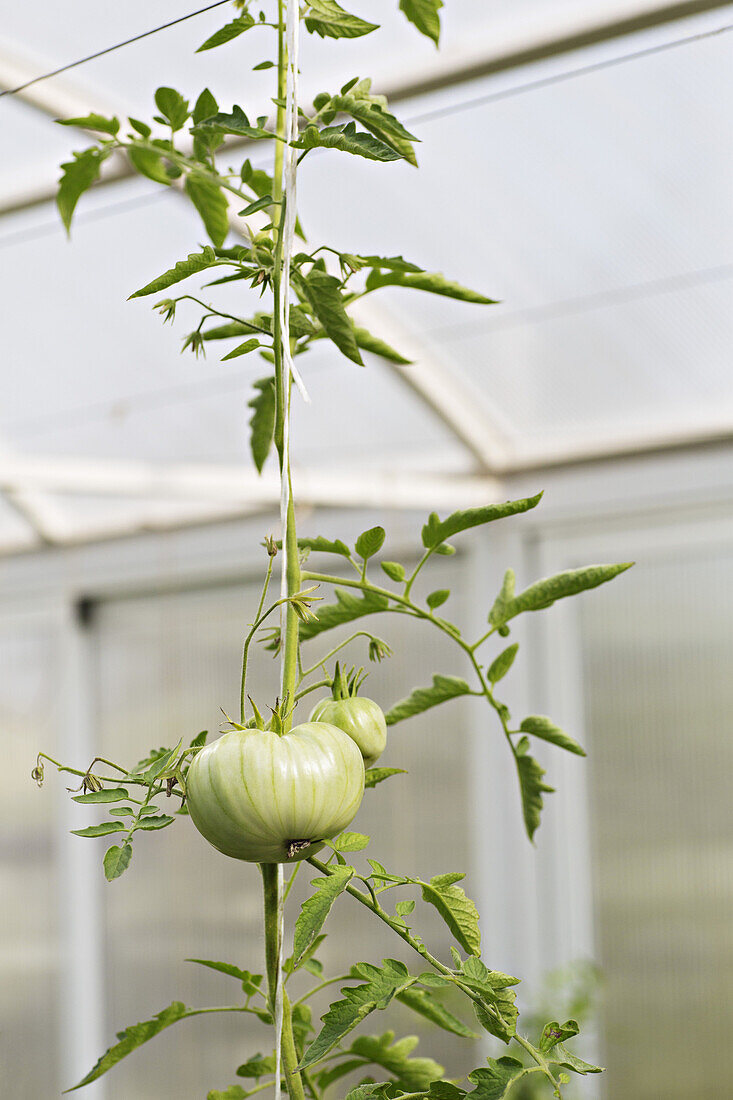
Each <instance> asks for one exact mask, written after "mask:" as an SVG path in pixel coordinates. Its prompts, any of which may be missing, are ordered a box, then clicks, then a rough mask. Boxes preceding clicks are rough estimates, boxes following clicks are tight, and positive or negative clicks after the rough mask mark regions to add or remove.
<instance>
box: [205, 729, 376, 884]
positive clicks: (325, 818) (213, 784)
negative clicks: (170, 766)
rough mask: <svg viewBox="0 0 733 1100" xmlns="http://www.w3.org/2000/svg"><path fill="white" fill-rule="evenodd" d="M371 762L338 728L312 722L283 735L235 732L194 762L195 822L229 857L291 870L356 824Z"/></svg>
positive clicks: (247, 731)
mask: <svg viewBox="0 0 733 1100" xmlns="http://www.w3.org/2000/svg"><path fill="white" fill-rule="evenodd" d="M363 794H364V763H363V761H362V758H361V754H360V752H359V750H358V748H357V747H356V745H355V744H354V742H353V741H352V740H351V739H350V738H349V737H347V736H346V735H345V734H344V733H343V731H342V730H340V729H337V727H336V726H331V725H328V724H327V723H326V722H306V723H304V724H303V725H301V726H295V727H294V728H293V729H291V730H290V732H289V733H285V734H283V735H282V736H279V735H278V734H277V733H273V732H272V731H271V730H257V729H246V730H234V731H233V732H231V733H225V734H224V736H223V737H220V738H219V740H218V741H214V742H212V744H211V745H207V746H206V748H204V749H202V750H201V752H199V753H197V754H196V756H195V757H194V759H193V761H192V763H191V767H190V768H189V771H188V778H187V780H186V802H187V805H188V810H189V813H190V815H191V818H192V819H193V823H194V825H195V826H196V828H197V829H198V831H199V832H200V833H201V834H202V836H204V837H205V838H206V839H207V840H208V841H209V843H210V844H213V846H214V847H215V848H218V849H219V851H220V852H223V853H224V855H227V856H233V857H234V859H245V860H249V861H250V862H253V863H290V862H293V861H294V860H299V859H305V858H306V857H307V856H309V855H313V854H314V853H315V852H317V851H318V850H319V849H320V848H321V847H322V846H323V845H322V844H321V843H319V842H320V841H322V840H324V839H326V838H329V837H332V836H335V835H336V833H338V832H340V831H341V830H342V829H344V828H346V826H347V825H348V824H349V822H350V821H351V820H352V818H353V817H354V815H355V814H356V811H357V810H358V809H359V805H360V803H361V800H362V796H363Z"/></svg>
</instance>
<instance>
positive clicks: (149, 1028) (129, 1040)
mask: <svg viewBox="0 0 733 1100" xmlns="http://www.w3.org/2000/svg"><path fill="white" fill-rule="evenodd" d="M194 1015H196V1013H195V1011H192V1010H191V1009H189V1008H186V1006H185V1005H184V1004H183V1002H182V1001H173V1003H172V1004H170V1005H168V1007H167V1008H164V1009H163V1010H162V1012H158V1013H157V1014H156V1015H155V1016H153V1018H152V1019H150V1020H143V1021H142V1023H139V1024H132V1025H131V1026H130V1027H127V1028H125V1030H124V1031H122V1032H120V1034H119V1039H120V1041H119V1043H115V1045H114V1046H113V1047H110V1048H109V1050H107V1051H105V1053H104V1054H103V1055H102V1057H101V1058H100V1059H99V1061H98V1062H97V1064H96V1065H95V1066H94V1067H93V1068H92V1069H91V1070H90V1071H89V1073H88V1074H87V1075H86V1077H84V1078H82V1080H81V1081H80V1082H79V1084H78V1085H74V1086H73V1088H70V1089H65V1092H74V1091H75V1090H76V1089H80V1088H82V1087H83V1086H84V1085H89V1084H91V1082H92V1081H96V1080H97V1078H98V1077H101V1076H102V1074H103V1073H106V1072H107V1070H110V1069H112V1067H113V1066H116V1065H117V1063H118V1062H120V1061H121V1060H122V1059H123V1058H125V1057H126V1056H127V1055H128V1054H131V1053H132V1051H133V1050H136V1049H137V1048H138V1047H139V1046H142V1044H143V1043H147V1042H148V1040H149V1039H153V1038H155V1036H156V1035H158V1034H159V1033H160V1032H161V1031H163V1029H164V1028H166V1027H170V1026H171V1024H175V1023H177V1022H178V1021H179V1020H183V1019H185V1018H186V1016H194Z"/></svg>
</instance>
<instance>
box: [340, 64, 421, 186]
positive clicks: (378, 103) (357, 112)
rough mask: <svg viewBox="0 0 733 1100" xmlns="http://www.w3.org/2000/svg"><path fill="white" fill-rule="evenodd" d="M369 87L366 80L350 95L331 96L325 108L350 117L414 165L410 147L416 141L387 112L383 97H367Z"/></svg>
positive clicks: (413, 152)
mask: <svg viewBox="0 0 733 1100" xmlns="http://www.w3.org/2000/svg"><path fill="white" fill-rule="evenodd" d="M369 84H370V82H369V81H362V82H361V83H360V84H358V85H357V87H356V89H354V94H352V95H335V96H331V99H330V100H329V101H328V103H327V104H326V105H325V107H326V110H327V111H329V110H330V111H334V112H335V113H336V114H348V115H351V117H352V118H354V119H356V121H357V122H360V123H361V125H362V126H363V127H364V129H365V130H368V131H369V132H370V133H372V134H374V136H375V137H377V138H379V140H380V141H383V142H384V143H385V145H388V146H389V147H390V148H391V149H394V151H395V152H396V153H398V154H399V156H401V157H402V158H403V159H404V160H406V161H408V162H409V163H410V164H413V165H415V166H417V160H416V158H415V151H414V149H413V148H412V142H413V141H417V138H416V137H415V136H414V134H411V133H410V131H409V130H406V129H405V127H404V126H403V125H402V123H401V122H400V121H399V120H398V119H397V118H395V116H394V115H393V114H391V113H390V112H389V111H388V110H387V108H386V106H385V104H386V100H385V99H384V97H383V96H372V95H370V94H369Z"/></svg>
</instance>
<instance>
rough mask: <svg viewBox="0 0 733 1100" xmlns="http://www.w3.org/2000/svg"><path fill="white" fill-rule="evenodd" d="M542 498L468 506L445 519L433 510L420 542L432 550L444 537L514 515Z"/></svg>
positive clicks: (537, 496)
mask: <svg viewBox="0 0 733 1100" xmlns="http://www.w3.org/2000/svg"><path fill="white" fill-rule="evenodd" d="M541 499H542V493H538V494H537V495H536V496H534V497H527V498H525V499H522V500H508V501H506V502H505V503H503V504H487V505H485V506H484V507H483V508H468V509H466V510H465V511H463V512H453V513H452V515H450V516H448V517H447V518H446V519H444V520H441V519H440V518H439V516H438V514H437V512H433V513H432V514H431V515H430V517H429V519H428V522H427V523H426V524H425V525H424V527H423V529H422V543H423V546H424V547H425V549H426V550H433V549H435V548H436V547H437V546H439V545H440V543H441V542H445V540H446V539H449V538H451V537H452V536H453V535H457V534H459V533H460V532H461V531H468V530H469V528H471V527H480V526H482V525H483V524H484V523H492V522H493V521H494V520H497V519H505V518H506V517H507V516H516V515H519V514H520V513H521V512H528V511H530V509H531V508H536V506H537V505H538V504H539V502H540V500H541Z"/></svg>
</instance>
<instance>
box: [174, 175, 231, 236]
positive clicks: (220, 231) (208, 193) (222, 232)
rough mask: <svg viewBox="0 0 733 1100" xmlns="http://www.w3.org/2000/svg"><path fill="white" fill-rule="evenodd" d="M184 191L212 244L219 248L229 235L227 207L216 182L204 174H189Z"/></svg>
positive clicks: (222, 193)
mask: <svg viewBox="0 0 733 1100" xmlns="http://www.w3.org/2000/svg"><path fill="white" fill-rule="evenodd" d="M184 186H185V189H186V193H187V195H188V197H189V198H190V200H191V202H192V203H193V205H194V206H195V207H196V209H197V210H198V212H199V214H200V215H201V221H202V222H203V223H204V228H205V229H206V232H207V233H208V234H209V237H210V238H211V240H212V241H213V243H214V244H215V245H216V246H217V248H220V247H221V245H223V244H224V241H225V240H226V238H227V234H228V233H229V217H228V211H229V205H228V203H227V200H226V199H225V197H224V192H223V191H222V189H221V188H220V187H219V184H218V183H217V182H216V180H214V179H212V177H211V176H208V175H206V174H205V173H204V172H196V171H193V172H189V173H188V175H187V176H186V182H185V185H184Z"/></svg>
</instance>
